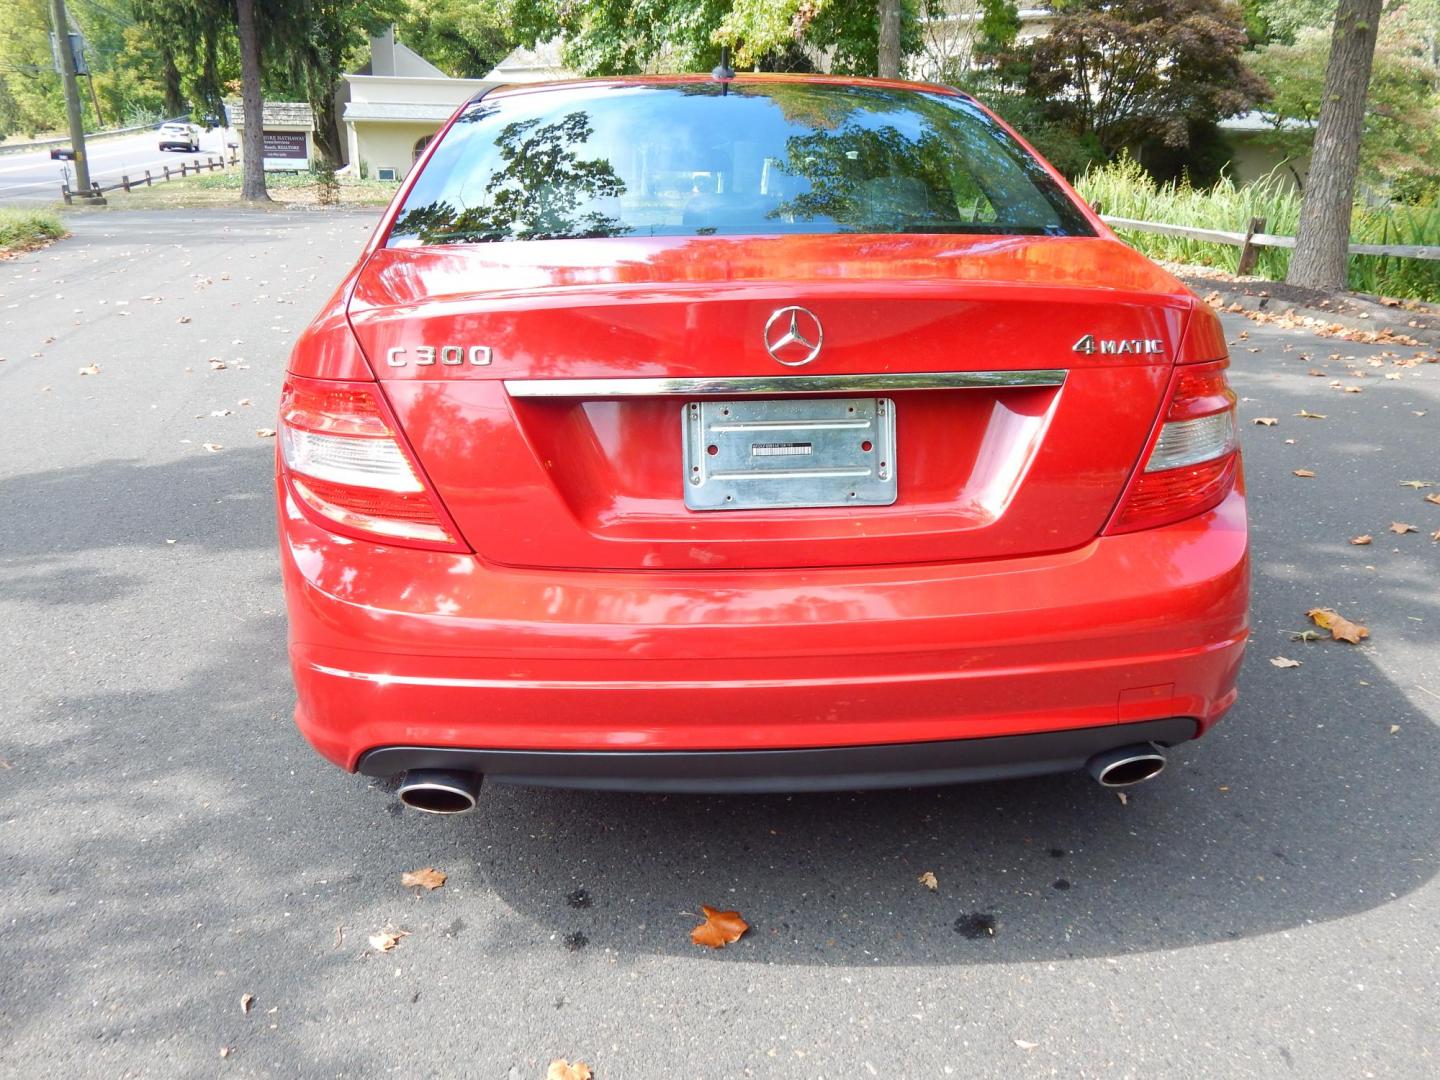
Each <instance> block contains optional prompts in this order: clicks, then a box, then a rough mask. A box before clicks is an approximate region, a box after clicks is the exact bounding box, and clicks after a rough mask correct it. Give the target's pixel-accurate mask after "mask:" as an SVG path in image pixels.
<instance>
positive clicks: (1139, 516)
mask: <svg viewBox="0 0 1440 1080" xmlns="http://www.w3.org/2000/svg"><path fill="white" fill-rule="evenodd" d="M1229 366H1230V361H1229V360H1216V361H1213V362H1210V363H1205V364H1195V365H1187V366H1182V367H1179V368H1177V369H1176V372H1175V376H1174V380H1173V382H1172V384H1171V391H1170V406H1169V408H1168V409H1167V410H1166V413H1165V422H1164V423H1163V424H1161V426H1160V431H1159V433H1158V435H1157V436H1156V438H1155V442H1154V443H1153V445H1152V446H1151V447H1150V450H1149V452H1148V453H1147V455H1146V458H1145V464H1144V466H1143V468H1142V469H1141V470H1140V472H1138V473H1137V474H1136V475H1135V476H1134V477H1133V478H1132V479H1131V481H1130V486H1129V488H1128V489H1127V490H1126V492H1125V496H1124V498H1122V499H1121V501H1120V508H1119V509H1118V510H1117V511H1116V512H1115V517H1114V518H1113V519H1112V520H1111V522H1110V526H1109V528H1108V529H1106V532H1110V533H1123V532H1134V531H1135V530H1137V529H1153V528H1155V527H1156V526H1158V525H1168V524H1170V523H1171V522H1175V521H1180V520H1182V519H1184V518H1187V517H1193V516H1194V515H1196V514H1199V513H1203V512H1204V511H1206V510H1209V509H1210V508H1212V507H1214V506H1216V505H1217V504H1218V503H1219V502H1220V500H1221V499H1223V498H1225V496H1226V494H1228V493H1229V491H1230V489H1231V488H1232V487H1233V486H1234V484H1235V472H1236V469H1237V468H1238V456H1239V455H1238V448H1239V444H1240V440H1239V435H1238V432H1237V431H1236V427H1235V394H1234V391H1232V390H1231V389H1230V384H1229V383H1228V382H1227V381H1226V379H1225V369H1226V368H1227V367H1229Z"/></svg>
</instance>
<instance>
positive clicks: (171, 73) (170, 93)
mask: <svg viewBox="0 0 1440 1080" xmlns="http://www.w3.org/2000/svg"><path fill="white" fill-rule="evenodd" d="M161 54H162V55H161V59H162V62H163V66H162V68H161V72H160V74H161V76H162V78H163V80H164V83H165V118H166V119H167V120H168V119H170V118H171V117H174V116H180V115H182V114H183V113H184V112H185V111H186V110H185V95H184V94H183V93H182V92H181V89H180V68H179V67H177V66H176V64H175V53H174V51H173V50H172V49H170V48H169V47H167V46H161Z"/></svg>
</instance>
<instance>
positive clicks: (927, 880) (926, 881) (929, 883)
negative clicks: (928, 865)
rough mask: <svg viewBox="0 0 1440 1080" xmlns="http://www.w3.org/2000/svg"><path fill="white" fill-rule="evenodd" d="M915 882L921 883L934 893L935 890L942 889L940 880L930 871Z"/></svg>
mask: <svg viewBox="0 0 1440 1080" xmlns="http://www.w3.org/2000/svg"><path fill="white" fill-rule="evenodd" d="M915 880H916V881H918V882H920V884H921V885H924V886H925V888H927V889H929V890H930V891H931V892H934V891H935V890H937V889H938V888H940V882H939V880H938V879H937V878H936V877H935V875H934V873H933V872H931V871H929V870H926V871H925V872H924V873H923V874H921V875H920V876H919V877H918V878H916V879H915Z"/></svg>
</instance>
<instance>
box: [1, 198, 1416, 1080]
mask: <svg viewBox="0 0 1440 1080" xmlns="http://www.w3.org/2000/svg"><path fill="white" fill-rule="evenodd" d="M372 220H373V218H372V217H371V216H369V215H348V214H335V213H332V214H326V215H322V214H316V213H312V214H286V213H269V214H266V213H259V212H253V213H251V212H239V211H236V212H224V213H207V214H204V215H197V214H193V213H189V214H169V213H165V214H162V213H143V212H125V213H122V212H109V213H97V214H88V215H76V216H75V217H74V218H73V219H72V223H73V228H74V232H75V235H74V236H73V237H72V238H71V239H69V240H66V241H63V242H61V243H59V244H57V245H55V246H54V247H53V248H51V249H49V250H47V251H44V252H40V253H36V254H32V255H28V256H25V257H23V258H20V259H16V260H13V261H9V262H4V263H0V356H3V357H4V361H3V362H0V1075H5V1076H16V1077H19V1076H25V1077H30V1076H42V1075H49V1076H66V1077H91V1076H94V1077H119V1076H156V1077H172V1076H222V1075H234V1076H284V1077H292V1076H317V1077H318V1076H365V1077H368V1076H377V1075H388V1074H395V1075H403V1076H407V1077H414V1076H477V1077H493V1078H509V1077H520V1078H527V1080H528V1078H540V1077H543V1076H544V1073H545V1066H546V1063H547V1062H548V1061H550V1060H551V1059H552V1058H555V1057H565V1058H569V1059H572V1060H576V1059H579V1060H584V1061H585V1062H587V1063H589V1064H590V1065H591V1067H592V1068H593V1069H594V1070H595V1076H596V1077H597V1080H618V1078H622V1077H626V1078H634V1077H644V1078H649V1077H660V1078H671V1077H687V1078H689V1077H697V1078H711V1077H744V1076H757V1077H803V1078H807V1080H813V1078H818V1077H834V1078H841V1077H843V1078H851V1077H869V1076H879V1077H924V1078H933V1077H942V1076H956V1077H982V1076H1006V1077H1012V1076H1013V1077H1025V1076H1067V1077H1069V1076H1087V1077H1098V1076H1103V1077H1111V1076H1114V1077H1127V1076H1134V1077H1147V1078H1148V1077H1187V1078H1189V1077H1199V1076H1215V1077H1237V1076H1292V1075H1293V1076H1297V1077H1367V1076H1414V1077H1433V1076H1435V1075H1437V1074H1440V1057H1437V1055H1440V886H1437V884H1436V880H1435V875H1436V870H1437V867H1440V814H1437V807H1440V733H1437V728H1436V725H1437V722H1440V648H1437V630H1440V594H1437V587H1440V543H1437V542H1434V541H1432V540H1431V539H1430V537H1429V534H1430V533H1431V532H1433V531H1435V530H1437V529H1440V505H1432V504H1429V503H1427V502H1425V501H1424V499H1423V496H1424V495H1425V494H1427V493H1433V492H1435V491H1440V487H1435V488H1430V489H1423V488H1411V487H1405V486H1402V482H1403V481H1407V480H1419V481H1427V482H1432V483H1436V484H1440V439H1437V434H1440V366H1437V365H1429V364H1421V365H1419V366H1413V367H1403V366H1398V365H1397V364H1396V363H1395V360H1397V359H1400V360H1404V361H1408V360H1409V359H1410V358H1411V357H1413V356H1415V355H1416V353H1417V350H1414V349H1405V348H1397V347H1394V346H1389V347H1386V346H1362V345H1356V344H1352V343H1349V342H1345V341H1338V340H1334V339H1326V338H1318V337H1315V336H1312V335H1310V334H1308V333H1304V332H1301V331H1298V330H1293V329H1285V328H1282V327H1279V326H1276V325H1258V324H1255V323H1251V322H1248V321H1246V320H1244V319H1242V318H1239V317H1237V316H1227V327H1228V329H1229V331H1230V336H1231V338H1232V339H1233V340H1234V342H1235V348H1234V359H1235V373H1234V374H1235V383H1236V386H1237V388H1238V390H1239V392H1240V393H1241V394H1242V395H1243V396H1244V398H1245V400H1244V401H1243V403H1242V405H1241V410H1240V413H1241V417H1242V421H1243V435H1244V439H1245V444H1246V453H1247V467H1248V472H1249V482H1250V491H1251V495H1252V507H1253V512H1254V517H1253V521H1254V540H1255V625H1254V638H1253V643H1252V646H1251V650H1250V658H1249V661H1248V663H1247V666H1246V671H1245V675H1244V680H1243V685H1242V693H1241V700H1240V704H1239V705H1238V706H1237V708H1236V709H1235V710H1234V711H1233V712H1232V713H1231V714H1230V716H1229V717H1228V718H1227V719H1226V721H1225V722H1224V724H1223V725H1222V726H1221V727H1220V728H1219V729H1218V730H1217V731H1216V733H1215V734H1214V735H1213V736H1212V737H1210V738H1208V739H1206V740H1205V741H1203V742H1202V743H1197V744H1194V745H1191V746H1189V747H1186V748H1183V749H1182V750H1181V751H1179V752H1178V753H1177V754H1176V755H1175V756H1174V762H1173V765H1172V768H1171V769H1170V770H1169V772H1167V774H1166V775H1165V776H1164V777H1162V778H1161V779H1160V780H1159V781H1157V782H1156V783H1154V784H1152V785H1150V786H1147V787H1144V788H1140V789H1137V790H1135V791H1134V792H1133V793H1131V795H1130V797H1129V800H1128V802H1127V803H1123V804H1122V802H1121V801H1120V800H1119V799H1117V797H1116V796H1115V794H1113V793H1110V792H1105V791H1102V790H1101V789H1099V788H1098V787H1096V786H1095V785H1094V784H1093V783H1091V782H1090V781H1089V780H1088V779H1087V778H1085V777H1082V776H1074V777H1062V778H1058V779H1048V780H1035V781H1026V782H1012V783H1006V784H992V785H982V786H976V787H970V788H956V789H944V790H937V789H929V790H914V791H901V792H888V793H874V794H855V795H823V796H822V795H807V796H803V797H793V798H785V797H763V798H755V797H747V798H711V797H669V798H666V797H660V796H632V795H618V794H605V793H594V792H590V793H583V792H579V793H577V792H554V791H541V790H524V789H517V788H505V787H488V788H486V789H485V791H484V793H483V794H482V798H481V805H480V810H479V811H478V812H477V813H475V814H472V815H470V816H468V817H463V818H449V819H437V818H431V817H426V816H423V815H420V814H417V813H414V812H412V811H409V810H403V809H402V808H401V806H400V805H399V803H398V802H397V801H396V799H395V797H394V795H393V793H392V792H391V791H389V790H387V788H386V787H385V786H384V785H382V784H380V783H377V782H374V781H370V780H367V779H364V778H358V777H352V776H347V775H345V774H343V773H341V772H338V771H337V770H335V769H333V768H332V767H331V766H329V765H328V764H326V763H325V762H323V761H322V760H321V759H320V758H318V757H317V756H316V755H315V754H313V753H312V752H311V751H310V750H309V749H308V748H307V747H306V746H305V745H304V744H303V743H302V742H301V740H300V737H299V736H298V735H297V734H296V732H295V731H294V729H293V727H292V726H291V722H290V718H289V711H290V707H291V700H292V699H291V691H290V687H289V681H288V672H287V668H286V662H285V654H284V645H283V638H284V622H283V616H282V610H281V597H280V588H279V581H278V576H277V572H276V558H275V553H274V551H273V543H274V541H273V532H274V526H273V518H272V508H271V494H270V476H271V461H272V454H273V450H274V445H273V443H274V441H273V439H267V438H258V437H257V436H256V434H255V430H256V429H257V428H261V427H265V428H268V427H273V426H274V419H273V415H274V407H275V401H276V394H277V392H278V389H279V386H280V382H281V373H282V369H283V366H284V362H285V357H286V354H287V351H288V349H289V347H290V342H291V341H292V339H293V338H294V336H295V333H296V331H297V330H298V329H299V328H300V327H301V326H303V325H304V323H305V321H306V320H307V319H308V318H309V317H310V316H311V315H312V314H313V312H314V311H315V310H316V308H317V307H318V305H319V304H320V302H321V300H322V299H323V298H324V296H325V295H326V294H327V293H328V291H329V290H330V288H331V287H332V286H333V284H334V283H335V282H336V280H337V279H338V278H339V277H340V276H341V274H342V273H343V271H344V270H345V268H346V267H347V265H348V264H349V262H350V260H351V259H352V257H353V255H354V253H355V251H356V249H357V247H358V246H359V245H360V243H361V242H362V241H363V239H364V237H365V236H366V235H367V233H368V231H369V229H370V227H371V223H372ZM1242 332H1243V333H1245V334H1246V335H1247V337H1245V338H1244V339H1241V338H1240V337H1239V336H1238V335H1239V334H1241V333H1242ZM212 358H214V359H216V360H219V361H221V362H223V363H224V365H225V366H224V367H223V368H216V367H215V366H214V365H212V363H211V362H210V361H211V360H212ZM1351 358H1353V359H1351ZM1372 358H1374V359H1376V360H1378V361H1379V366H1370V364H1369V361H1370V360H1371V359H1372ZM91 364H94V365H97V366H98V368H99V373H98V374H94V375H81V374H79V371H80V369H81V368H85V367H87V366H88V365H91ZM1311 370H1315V371H1320V372H1322V373H1323V377H1317V376H1313V375H1308V374H1307V372H1308V371H1311ZM1351 370H1355V371H1358V372H1362V373H1363V377H1357V376H1353V375H1350V374H1347V372H1349V371H1351ZM1388 375H1399V376H1400V378H1396V379H1392V378H1387V377H1386V376H1388ZM1332 379H1337V380H1339V381H1340V382H1341V383H1342V384H1353V385H1357V386H1360V387H1361V388H1362V392H1361V393H1353V394H1352V393H1344V392H1342V391H1340V390H1337V389H1332V388H1331V387H1330V386H1329V385H1328V383H1329V382H1330V381H1332ZM246 401H249V402H252V403H253V404H245V402H246ZM226 410H229V411H228V413H227V414H226V415H215V414H216V413H220V412H225V411H226ZM1302 410H1308V411H1311V412H1315V413H1320V414H1323V415H1324V416H1325V417H1326V418H1325V419H1323V420H1320V419H1302V418H1300V417H1298V416H1297V415H1296V414H1297V413H1299V412H1301V411H1302ZM1420 414H1423V415H1420ZM1255 417H1274V418H1276V419H1277V421H1278V422H1277V423H1276V424H1275V425H1274V426H1273V427H1269V426H1259V425H1255V424H1252V423H1251V422H1250V421H1251V420H1252V419H1253V418H1255ZM206 443H210V444H217V445H219V446H220V447H221V449H219V450H215V451H209V450H206V449H205V448H204V445H205V444H206ZM1295 469H1308V470H1313V471H1314V472H1315V473H1316V474H1317V475H1316V476H1315V477H1313V478H1301V477H1296V476H1294V475H1293V470H1295ZM1396 521H1398V522H1402V523H1411V524H1414V525H1415V526H1416V528H1417V531H1415V532H1411V533H1406V534H1396V533H1391V532H1389V531H1387V530H1388V529H1389V526H1390V524H1391V523H1392V522H1396ZM1358 534H1370V535H1372V536H1373V537H1374V541H1373V543H1371V544H1370V545H1368V546H1352V545H1351V544H1350V543H1349V542H1348V541H1349V538H1350V537H1352V536H1356V535H1358ZM1316 605H1327V606H1332V607H1335V608H1338V609H1339V610H1340V611H1341V612H1342V613H1343V614H1345V615H1347V616H1349V617H1351V618H1353V619H1356V620H1358V621H1360V622H1363V623H1365V624H1366V625H1368V627H1369V628H1370V633H1371V637H1370V638H1369V640H1368V641H1367V642H1366V643H1365V644H1363V645H1361V646H1358V647H1357V646H1350V645H1345V644H1341V643H1332V642H1324V643H1318V642H1316V643H1307V642H1303V641H1292V640H1290V638H1289V637H1288V636H1287V631H1291V630H1300V629H1303V628H1304V626H1305V625H1306V623H1305V617H1304V613H1305V611H1306V610H1307V609H1308V608H1311V607H1314V606H1316ZM1281 656H1283V657H1289V658H1292V659H1296V660H1300V661H1302V662H1303V666H1301V667H1298V668H1285V669H1282V668H1278V667H1275V666H1273V665H1272V664H1271V663H1270V660H1271V658H1274V657H1281ZM426 866H434V867H438V868H440V869H442V870H444V871H446V872H447V873H448V874H449V880H448V882H447V883H446V884H445V886H444V887H443V888H441V889H439V890H438V891H435V892H428V893H426V892H419V891H418V890H414V889H406V888H404V887H403V886H402V885H401V881H400V875H401V873H402V872H403V871H407V870H413V869H416V868H420V867H426ZM925 871H930V872H933V873H934V874H935V876H936V878H937V879H938V884H939V888H938V890H936V891H933V892H932V891H930V890H928V889H926V888H924V887H923V886H921V885H920V884H919V883H917V881H916V878H917V876H918V875H920V874H921V873H923V872H925ZM701 904H709V905H712V906H718V907H726V908H736V909H738V910H740V911H741V912H742V913H743V914H744V916H745V917H746V918H747V919H748V920H749V921H750V923H751V925H752V929H751V931H750V932H749V933H748V934H747V935H746V936H745V937H744V938H743V939H742V940H741V941H740V942H739V943H738V944H736V945H733V946H731V947H729V948H727V949H726V950H724V951H723V952H719V953H711V952H708V951H704V950H701V949H698V948H696V947H695V946H693V945H691V944H690V942H689V937H688V935H689V930H690V928H691V927H692V926H693V925H694V924H695V922H696V920H695V919H694V917H693V915H691V914H689V913H693V912H696V911H698V910H699V908H700V905H701ZM387 927H389V928H394V929H397V930H405V931H408V932H409V936H408V937H404V938H402V939H400V941H399V944H398V945H397V946H396V948H395V949H394V950H393V951H392V952H388V953H385V954H381V953H378V952H376V951H374V950H373V949H371V948H370V946H369V945H368V944H367V938H368V937H369V935H371V934H374V933H376V932H377V931H380V930H382V929H384V928H387ZM246 995H253V998H251V999H249V1006H250V1007H249V1009H248V1011H246V1010H245V1008H244V1007H243V1006H242V999H244V998H245V996H246Z"/></svg>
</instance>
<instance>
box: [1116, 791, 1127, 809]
mask: <svg viewBox="0 0 1440 1080" xmlns="http://www.w3.org/2000/svg"><path fill="white" fill-rule="evenodd" d="M1115 797H1116V798H1117V799H1119V800H1120V805H1121V806H1129V805H1130V796H1129V795H1126V794H1125V792H1123V791H1117V792H1115Z"/></svg>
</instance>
